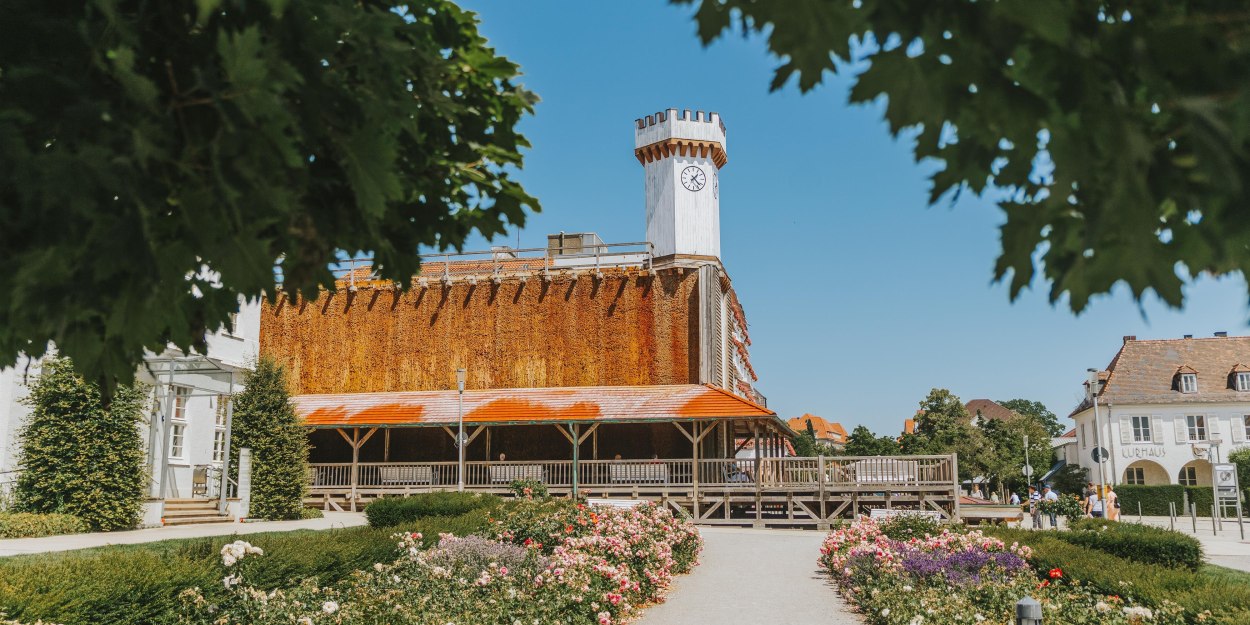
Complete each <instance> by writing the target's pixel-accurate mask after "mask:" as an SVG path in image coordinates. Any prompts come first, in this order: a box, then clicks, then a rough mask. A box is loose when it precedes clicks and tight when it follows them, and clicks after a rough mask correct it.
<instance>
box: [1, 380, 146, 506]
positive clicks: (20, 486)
mask: <svg viewBox="0 0 1250 625" xmlns="http://www.w3.org/2000/svg"><path fill="white" fill-rule="evenodd" d="M42 369H43V370H42V372H41V373H40V374H39V377H38V379H37V380H36V381H35V383H34V384H33V385H32V386H31V388H30V395H29V396H28V397H27V398H26V399H25V403H26V404H27V405H28V406H30V408H31V413H30V418H29V420H28V421H27V422H26V425H25V427H23V428H22V431H21V441H22V442H21V460H20V461H19V466H20V467H21V473H20V474H18V478H17V487H16V493H15V499H16V501H15V508H16V509H17V510H18V511H20V512H61V513H65V514H72V515H74V516H76V517H78V518H80V519H82V520H83V521H84V522H86V523H87V525H88V526H89V527H90V528H91V529H93V530H96V531H111V530H125V529H131V528H133V527H134V526H135V525H136V524H137V523H138V522H139V516H140V512H141V510H142V506H143V495H144V492H143V491H144V486H145V485H146V484H147V471H146V468H145V462H144V460H145V458H144V454H143V439H142V438H141V437H140V435H139V423H140V421H141V420H142V419H143V407H144V404H145V403H146V399H147V394H146V393H145V392H144V390H143V389H140V388H135V387H133V386H120V387H118V388H117V390H116V393H115V394H114V395H113V401H112V403H111V404H110V405H109V406H108V407H107V408H106V407H105V406H104V403H103V401H102V400H101V396H100V389H99V387H97V386H96V385H95V384H92V383H89V382H87V381H85V380H83V378H82V377H81V376H79V375H77V374H76V373H75V372H74V366H73V364H72V363H71V362H70V361H69V360H68V359H66V358H49V359H47V360H45V361H44V362H43V366H42Z"/></svg>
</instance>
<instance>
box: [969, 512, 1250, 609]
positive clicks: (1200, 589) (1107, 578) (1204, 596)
mask: <svg viewBox="0 0 1250 625" xmlns="http://www.w3.org/2000/svg"><path fill="white" fill-rule="evenodd" d="M986 533H987V534H992V535H994V536H998V537H999V538H1001V539H1003V540H1004V541H1007V542H1019V543H1020V544H1023V545H1028V546H1030V547H1032V548H1033V555H1032V556H1031V557H1030V558H1029V561H1030V563H1032V564H1033V566H1035V567H1037V569H1038V570H1042V571H1049V570H1050V569H1055V568H1057V569H1061V570H1062V571H1063V574H1064V576H1065V577H1067V578H1068V579H1072V580H1077V581H1080V582H1082V583H1084V584H1087V585H1089V586H1092V587H1094V588H1095V589H1097V590H1098V591H1100V592H1103V593H1106V594H1112V595H1120V596H1123V597H1131V598H1133V599H1137V600H1140V601H1143V602H1145V603H1148V604H1152V605H1156V606H1157V605H1159V604H1161V603H1162V602H1163V601H1165V600H1169V601H1172V602H1174V603H1176V604H1178V605H1180V606H1181V607H1183V608H1184V609H1185V615H1186V620H1187V621H1188V622H1194V623H1196V622H1202V623H1208V624H1219V625H1234V624H1238V625H1244V624H1245V623H1250V586H1247V585H1246V584H1243V583H1238V582H1236V581H1232V580H1229V579H1226V578H1221V577H1219V576H1215V575H1208V574H1205V573H1203V572H1202V571H1191V570H1189V569H1185V568H1167V567H1161V566H1158V565H1156V564H1146V563H1143V562H1134V561H1132V560H1128V559H1125V558H1120V557H1117V556H1113V555H1111V554H1108V553H1104V552H1102V551H1098V550H1095V549H1088V548H1086V547H1081V546H1078V545H1074V544H1071V543H1069V542H1067V541H1065V540H1062V539H1060V538H1059V537H1058V534H1061V533H1062V532H1037V531H1028V530H1021V529H1007V528H997V527H996V528H990V529H987V530H986ZM1208 610H1209V611H1210V613H1211V615H1210V617H1209V618H1206V619H1205V620H1201V621H1200V620H1199V618H1200V615H1201V614H1202V613H1203V612H1205V611H1208Z"/></svg>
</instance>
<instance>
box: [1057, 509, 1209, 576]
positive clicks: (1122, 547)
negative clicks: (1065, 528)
mask: <svg viewBox="0 0 1250 625" xmlns="http://www.w3.org/2000/svg"><path fill="white" fill-rule="evenodd" d="M1070 527H1071V529H1072V530H1073V531H1071V532H1060V533H1059V534H1057V535H1058V537H1059V538H1062V539H1063V540H1065V541H1067V542H1069V543H1072V544H1074V545H1079V546H1082V547H1089V548H1091V549H1097V550H1099V551H1103V552H1106V553H1109V554H1111V555H1114V556H1119V557H1121V558H1128V559H1129V560H1133V561H1136V562H1145V563H1147V564H1159V565H1162V566H1169V567H1185V568H1188V569H1190V570H1194V571H1196V570H1198V568H1199V567H1201V566H1202V543H1200V542H1198V540H1197V539H1196V538H1194V537H1192V536H1188V535H1186V534H1182V533H1180V532H1173V531H1171V530H1165V529H1162V528H1158V527H1150V526H1147V525H1138V524H1136V523H1117V522H1115V521H1106V520H1103V519H1081V520H1079V521H1075V522H1073V523H1072V525H1071V526H1070Z"/></svg>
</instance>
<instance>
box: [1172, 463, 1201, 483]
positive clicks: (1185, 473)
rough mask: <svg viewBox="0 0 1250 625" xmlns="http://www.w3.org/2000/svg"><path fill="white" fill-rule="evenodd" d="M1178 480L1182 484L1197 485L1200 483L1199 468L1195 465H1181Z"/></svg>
mask: <svg viewBox="0 0 1250 625" xmlns="http://www.w3.org/2000/svg"><path fill="white" fill-rule="evenodd" d="M1176 481H1178V482H1180V484H1181V486H1197V485H1198V469H1196V468H1194V467H1181V472H1180V475H1177V476H1176Z"/></svg>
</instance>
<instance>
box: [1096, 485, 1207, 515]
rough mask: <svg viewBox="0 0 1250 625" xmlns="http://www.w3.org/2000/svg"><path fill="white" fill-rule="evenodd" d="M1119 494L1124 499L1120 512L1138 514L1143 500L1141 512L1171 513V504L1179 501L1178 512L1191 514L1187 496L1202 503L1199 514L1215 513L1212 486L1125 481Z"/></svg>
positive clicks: (1116, 488)
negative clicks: (1169, 506) (1151, 484)
mask: <svg viewBox="0 0 1250 625" xmlns="http://www.w3.org/2000/svg"><path fill="white" fill-rule="evenodd" d="M1115 494H1116V495H1117V496H1119V498H1120V513H1121V514H1124V515H1134V514H1137V504H1138V503H1139V502H1140V503H1141V512H1142V514H1144V515H1146V516H1167V515H1168V503H1169V502H1175V503H1176V515H1177V516H1178V517H1179V516H1189V511H1188V510H1185V508H1184V502H1185V501H1186V496H1188V501H1190V502H1192V503H1194V504H1196V505H1197V506H1198V516H1202V517H1209V516H1211V504H1212V503H1214V502H1215V494H1214V492H1213V491H1212V489H1211V487H1210V486H1181V485H1179V484H1167V485H1163V486H1134V485H1131V484H1121V485H1119V486H1116V487H1115Z"/></svg>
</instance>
